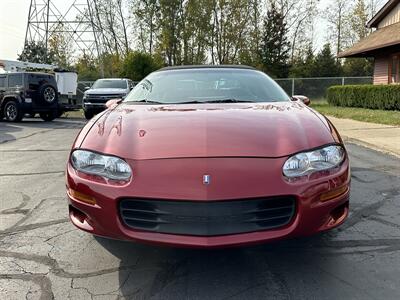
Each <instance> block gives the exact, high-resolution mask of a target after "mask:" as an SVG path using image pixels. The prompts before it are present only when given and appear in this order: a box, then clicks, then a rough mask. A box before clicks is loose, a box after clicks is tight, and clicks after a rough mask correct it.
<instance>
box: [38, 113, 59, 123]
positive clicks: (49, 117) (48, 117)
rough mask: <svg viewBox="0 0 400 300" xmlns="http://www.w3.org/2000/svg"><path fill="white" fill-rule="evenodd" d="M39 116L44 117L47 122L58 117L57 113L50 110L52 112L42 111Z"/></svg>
mask: <svg viewBox="0 0 400 300" xmlns="http://www.w3.org/2000/svg"><path fill="white" fill-rule="evenodd" d="M39 116H40V117H41V118H42V120H43V121H45V122H51V121H53V120H54V119H55V118H57V113H56V112H53V111H50V112H41V113H39Z"/></svg>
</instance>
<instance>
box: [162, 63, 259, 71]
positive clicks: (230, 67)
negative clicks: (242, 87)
mask: <svg viewBox="0 0 400 300" xmlns="http://www.w3.org/2000/svg"><path fill="white" fill-rule="evenodd" d="M188 69H244V70H256V69H255V68H253V67H250V66H246V65H185V66H170V67H165V68H162V69H160V70H158V72H161V71H171V70H188Z"/></svg>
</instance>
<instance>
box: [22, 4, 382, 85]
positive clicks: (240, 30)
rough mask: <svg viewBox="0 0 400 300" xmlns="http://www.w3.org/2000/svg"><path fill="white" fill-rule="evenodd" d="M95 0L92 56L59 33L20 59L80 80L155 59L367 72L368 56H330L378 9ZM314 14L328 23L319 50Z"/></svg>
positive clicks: (133, 69)
mask: <svg viewBox="0 0 400 300" xmlns="http://www.w3.org/2000/svg"><path fill="white" fill-rule="evenodd" d="M96 3H97V6H96V11H95V12H93V14H94V18H95V20H94V23H95V24H96V27H97V28H98V29H99V30H101V31H102V33H103V35H102V40H101V41H99V42H100V47H99V48H100V50H101V51H100V55H99V57H92V56H90V55H89V54H88V53H80V55H79V56H78V57H76V56H74V53H73V49H71V47H70V45H69V43H68V40H67V38H66V37H65V36H62V34H58V35H54V36H52V38H51V39H50V41H49V45H48V49H43V46H44V45H43V44H40V43H32V44H29V45H25V48H24V51H23V52H22V53H21V55H20V57H19V59H21V60H30V61H36V62H46V63H56V64H58V65H60V66H62V67H68V68H74V69H76V70H77V71H78V73H79V75H80V79H82V80H92V79H96V78H97V77H99V74H100V73H101V72H103V73H104V74H103V75H104V76H106V77H109V76H126V77H130V78H132V79H133V80H140V79H141V78H143V77H144V76H145V75H147V74H148V73H149V72H151V71H153V70H156V69H158V68H160V67H162V66H165V65H186V64H246V65H250V66H254V67H256V68H258V69H260V70H262V71H264V72H266V73H268V74H269V75H271V76H272V77H274V78H285V77H328V76H342V75H343V76H369V75H371V74H372V64H371V61H369V60H366V59H363V58H359V59H346V60H338V59H336V55H337V54H338V53H339V52H340V51H342V50H344V49H345V48H347V47H349V46H351V45H352V44H354V43H356V42H358V41H359V40H360V39H362V38H364V37H366V36H367V35H368V34H370V30H368V29H367V28H366V27H365V24H366V22H367V20H368V19H369V18H370V17H371V16H372V15H373V14H374V13H375V11H376V9H377V7H376V0H356V1H345V0H330V1H329V5H328V6H325V7H323V6H322V3H320V1H319V0H202V1H198V0H97V1H96ZM325 3H326V2H325ZM87 13H88V12H87V11H86V12H83V14H87ZM78 17H79V16H78ZM82 17H83V16H82ZM317 19H318V20H322V19H324V20H326V22H327V23H328V24H329V25H328V26H329V30H328V33H327V34H325V33H323V34H325V35H326V36H323V37H320V38H322V39H323V40H325V41H326V44H325V45H324V46H323V47H322V48H321V49H320V50H319V51H316V50H315V49H316V45H315V43H314V40H315V35H316V34H317V33H318V30H317V29H318V26H319V24H317V23H316V22H315V20H317ZM320 34H321V33H320Z"/></svg>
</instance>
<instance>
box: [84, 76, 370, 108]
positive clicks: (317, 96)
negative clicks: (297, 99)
mask: <svg viewBox="0 0 400 300" xmlns="http://www.w3.org/2000/svg"><path fill="white" fill-rule="evenodd" d="M275 81H276V82H277V83H278V84H279V85H280V86H281V87H282V88H283V89H284V90H285V91H286V93H288V95H304V96H307V97H309V98H310V99H312V100H314V101H315V100H322V99H324V98H325V95H326V90H327V89H328V88H329V87H331V86H333V85H350V84H372V82H373V78H372V77H314V78H280V79H275ZM93 83H94V81H79V82H78V90H77V100H78V103H82V98H83V93H84V92H85V89H86V88H88V87H91V86H92V85H93Z"/></svg>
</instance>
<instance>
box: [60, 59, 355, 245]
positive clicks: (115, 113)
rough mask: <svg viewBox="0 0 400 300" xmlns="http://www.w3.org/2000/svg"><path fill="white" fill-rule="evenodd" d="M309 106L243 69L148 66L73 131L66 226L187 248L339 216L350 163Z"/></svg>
mask: <svg viewBox="0 0 400 300" xmlns="http://www.w3.org/2000/svg"><path fill="white" fill-rule="evenodd" d="M307 102H309V101H308V99H307V98H305V97H301V96H299V97H289V96H288V95H287V94H286V93H285V92H284V91H283V90H282V89H281V88H280V87H279V86H278V85H277V84H276V83H275V82H274V81H273V80H272V79H270V78H269V77H268V76H267V75H265V74H264V73H262V72H260V71H257V70H255V69H252V68H249V67H244V66H214V67H213V66H190V67H172V68H164V69H162V70H160V71H157V72H154V73H152V74H150V75H149V76H147V77H146V78H145V79H144V80H142V81H141V82H140V83H139V84H138V85H137V86H136V87H135V88H134V89H133V90H132V91H131V93H130V94H129V95H128V96H127V98H126V99H125V100H124V101H117V100H114V101H111V102H109V104H108V106H109V108H108V110H106V111H104V112H103V113H101V114H99V115H97V116H96V117H94V118H93V119H92V120H91V121H90V122H89V123H88V124H87V125H86V126H85V127H84V128H83V129H82V131H81V132H80V133H79V135H78V137H77V138H76V140H75V142H74V144H73V146H72V151H71V154H70V158H69V160H68V164H67V172H66V181H67V194H68V198H69V216H70V218H71V221H72V223H73V224H74V225H76V226H77V227H78V228H80V229H82V230H85V231H88V232H90V233H93V234H95V235H100V236H105V237H109V238H115V239H122V240H131V241H142V242H151V243H156V244H167V245H174V246H189V247H224V246H233V245H242V244H253V243H260V242H266V241H272V240H277V239H283V238H289V237H295V236H304V235H310V234H314V233H317V232H321V231H325V230H328V229H331V228H334V227H336V226H338V225H340V224H342V223H343V222H344V220H345V219H346V217H347V215H348V211H349V188H350V169H349V159H348V156H347V153H346V150H345V148H344V145H343V142H342V140H341V138H340V136H339V134H338V132H337V131H336V129H335V128H334V126H333V125H332V123H331V122H330V121H329V120H328V119H326V118H325V117H324V116H322V115H320V114H319V113H317V112H316V111H314V110H313V109H311V108H309V107H307V105H306V104H308V103H307ZM305 103H306V104H305Z"/></svg>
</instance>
